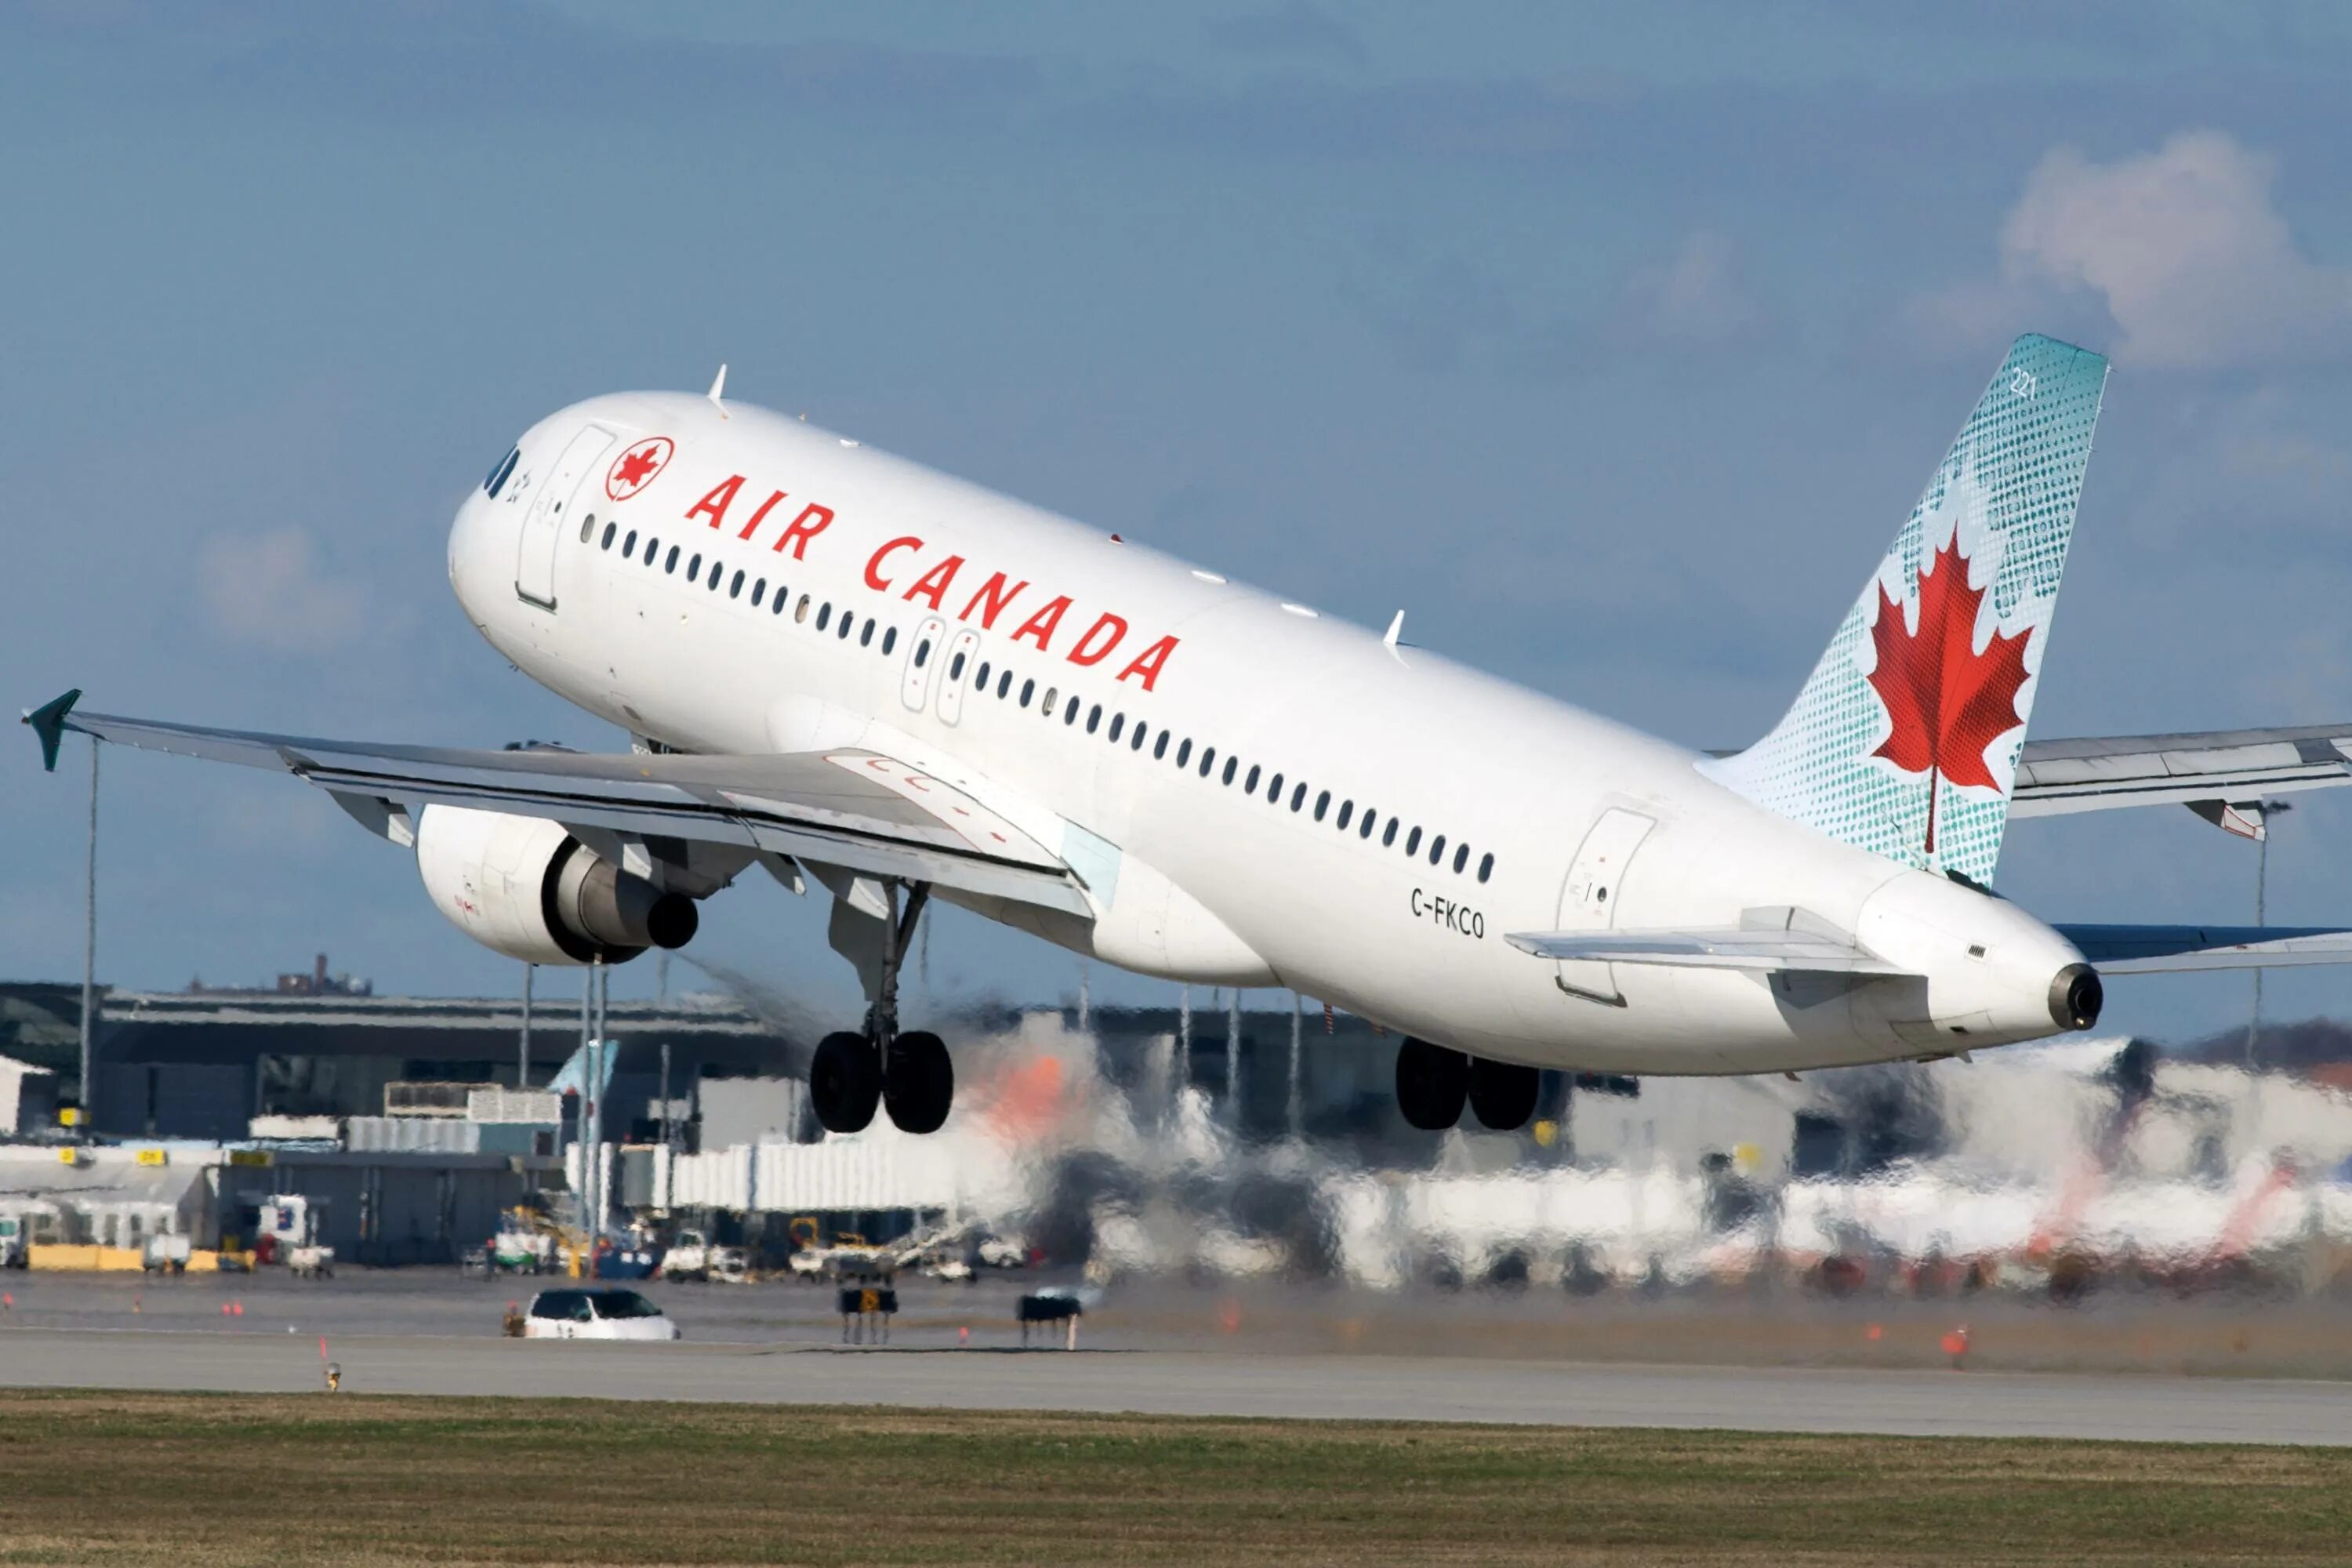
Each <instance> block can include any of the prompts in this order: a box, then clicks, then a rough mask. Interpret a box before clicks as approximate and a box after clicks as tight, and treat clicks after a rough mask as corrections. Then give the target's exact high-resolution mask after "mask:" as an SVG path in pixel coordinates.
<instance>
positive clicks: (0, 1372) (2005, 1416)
mask: <svg viewBox="0 0 2352 1568" xmlns="http://www.w3.org/2000/svg"><path fill="white" fill-rule="evenodd" d="M329 1352H330V1353H331V1355H332V1356H333V1358H334V1360H335V1361H336V1362H337V1363H339V1364H340V1365H341V1368H342V1372H343V1380H344V1382H343V1386H344V1387H345V1389H347V1390H349V1391H352V1392H364V1393H372V1394H489V1395H504V1396H509V1397H518V1398H535V1399H545V1398H561V1397H577V1396H583V1395H588V1396H595V1397H599V1398H609V1399H677V1400H689V1401H698V1402H737V1403H755V1404H783V1405H900V1406H929V1407H937V1408H953V1409H1005V1410H1070V1411H1086V1412H1103V1413H1109V1412H1137V1413H1142V1414H1154V1415H1239V1416H1286V1417H1320V1418H1329V1419H1355V1420H1419V1421H1487V1422H1503V1423H1517V1424H1542V1425H1563V1426H1652V1427H1682V1428H1696V1427H1725V1428H1731V1429H1737V1430H1748V1431H1772V1432H1845V1433H1868V1434H1880V1435H1887V1436H1980V1437H2082V1438H2105V1439H2117V1440H2129V1441H2172V1442H2214V1443H2284V1444H2314V1445H2322V1446H2329V1447H2343V1446H2347V1445H2352V1388H2347V1386H2346V1385H2344V1384H2330V1383H2317V1382H2310V1383H2306V1382H2296V1381H2288V1380H2282V1379H2257V1378H2185V1377H2142V1376H2108V1375H2067V1374H2043V1373H1974V1372H1932V1373H1928V1372H1916V1371H1874V1370H1866V1369H1858V1368H1772V1369H1761V1368H1738V1367H1720V1366H1717V1367H1685V1366H1656V1365H1636V1364H1608V1365H1601V1364H1591V1363H1561V1362H1550V1361H1546V1362H1523V1361H1502V1360H1484V1359H1455V1358H1449V1357H1427V1356H1385V1355H1304V1356H1301V1355H1265V1354H1251V1353H1233V1352H1213V1351H1174V1352H1168V1351H1087V1350H1080V1351H1078V1352H1075V1353H1073V1352H1064V1351H1059V1350H1053V1351H1042V1350H1041V1351H1033V1352H1020V1351H1004V1350H975V1351H953V1350H891V1349H865V1350H856V1349H836V1348H830V1347H827V1348H817V1347H807V1346H801V1347H793V1348H782V1347H761V1346H751V1345H741V1344H702V1345H698V1344H692V1343H686V1344H675V1345H627V1344H579V1343H570V1344H565V1343H548V1342H523V1341H513V1340H503V1339H443V1338H433V1337H425V1336H403V1335H357V1336H346V1337H343V1338H341V1339H337V1340H333V1341H331V1342H330V1345H329ZM0 1384H5V1385H8V1386H14V1387H26V1388H121V1389H136V1390H142V1391H165V1390H217V1391H224V1392H236V1393H251V1394H269V1393H276V1394H289V1395H291V1394H313V1393H316V1392H317V1391H318V1390H319V1389H320V1384H321V1377H320V1358H319V1348H318V1342H317V1341H316V1339H315V1338H310V1337H304V1336H299V1335H289V1336H287V1337H285V1338H283V1339H279V1338H277V1337H275V1336H272V1335H268V1334H218V1333H202V1332H153V1331H118V1330H73V1329H64V1330H60V1329H15V1330H10V1331H6V1332H5V1333H0Z"/></svg>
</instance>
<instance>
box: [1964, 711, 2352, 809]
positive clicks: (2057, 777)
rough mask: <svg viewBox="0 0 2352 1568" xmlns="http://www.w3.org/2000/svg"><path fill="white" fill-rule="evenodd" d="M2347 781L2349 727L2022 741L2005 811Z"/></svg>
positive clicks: (2245, 793)
mask: <svg viewBox="0 0 2352 1568" xmlns="http://www.w3.org/2000/svg"><path fill="white" fill-rule="evenodd" d="M2340 784H2352V724H2307V725H2303V726H2300V727H2298V728H2294V729H2284V730H2218V731H2208V732H2205V733H2202V734H2190V735H2114V736H2108V737H2106V738H2104V739H2099V740H2082V741H2028V742H2026V743H2025V751H2024V753H2023V755H2022V756H2021V757H2020V758H2019V760H2018V766H2017V783H2016V784H2015V786H2014V789H2013V792H2012V794H2011V799H2010V805H2009V815H2010V816H2012V817H2016V816H2056V815H2058V814H2060V813H2063V812H2075V811H2109V810H2113V809H2114V808H2116V807H2117V806H2124V805H2167V804H2170V803H2174V802H2179V803H2181V804H2184V805H2185V804H2189V803H2191V802H2200V801H2223V802H2227V801H2243V800H2252V799H2255V798H2257V797H2259V796H2261V795H2277V794H2281V793H2283V792H2284V791H2287V790H2299V789H2328V788H2332V787H2334V786H2336V785H2340Z"/></svg>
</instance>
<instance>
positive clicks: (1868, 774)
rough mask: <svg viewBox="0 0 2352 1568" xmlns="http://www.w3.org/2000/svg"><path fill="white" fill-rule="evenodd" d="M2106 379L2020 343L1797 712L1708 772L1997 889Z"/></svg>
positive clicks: (2086, 366)
mask: <svg viewBox="0 0 2352 1568" xmlns="http://www.w3.org/2000/svg"><path fill="white" fill-rule="evenodd" d="M2106 374H2107V362H2106V361H2105V359H2103V358H2102V357H2100V356H2099V355H2097V354H2095V353H2090V352H2088V351H2087V350H2084V349H2078V348H2074V347H2073V346H2071V345H2069V344H2066V343H2062V342H2057V341H2055V340H2054V339H2051V338H2044V337H2036V336H2027V337H2022V338H2020V339H2018V340H2017V342H2015V343H2014V344H2012V345H2011V348H2010V351H2009V357H2008V358H2007V359H2005V360H2003V361H2002V362H2001V366H2000V371H1999V372H1998V373H1997V374H1995V375H1994V376H1993V378H1992V384H1991V385H1990V386H1988V387H1987V388H1985V395H1984V396H1983V397H1982V398H1981V399H1980V400H1979V402H1978V404H1977V409H1976V413H1975V414H1973V415H1972V416H1969V422H1968V424H1967V426H1964V427H1963V428H1962V429H1961V431H1960V434H1959V438H1958V440H1956V441H1954V442H1953V443H1952V449H1951V450H1950V451H1949V452H1948V453H1947V454H1946V455H1945V457H1944V460H1943V462H1942V463H1941V464H1939V465H1938V466H1937V469H1936V472H1935V474H1934V476H1933V477H1932V478H1930V479H1928V481H1927V492H1926V493H1925V494H1923V495H1922V496H1921V497H1920V498H1919V504H1918V505H1916V506H1915V507H1913V508H1912V509H1911V516H1910V519H1909V520H1908V521H1906V522H1905V523H1904V525H1903V530H1902V531H1901V532H1900V533H1897V534H1896V535H1895V544H1894V547H1893V548H1892V549H1890V550H1888V551H1887V552H1886V558H1885V560H1884V561H1882V562H1881V563H1879V567H1878V571H1877V573H1876V574H1874V576H1873V577H1872V578H1871V580H1870V582H1869V583H1868V584H1866V585H1865V586H1864V589H1863V592H1862V597H1861V598H1860V599H1858V600H1856V601H1855V603H1854V606H1853V609H1851V610H1849V611H1847V612H1846V616H1845V619H1844V620H1843V621H1842V622H1840V623H1839V625H1838V629H1837V635H1836V636H1835V637H1832V638H1831V639H1830V646H1829V650H1828V651H1827V652H1825V653H1823V654H1822V658H1821V662H1820V663H1819V664H1817V665H1815V666H1814V667H1813V674H1812V679H1810V680H1808V681H1806V682H1805V689H1803V690H1802V691H1801V692H1799V693H1798V694H1797V700H1796V701H1795V702H1794V703H1792V704H1790V708H1789V711H1788V713H1787V714H1786V715H1785V716H1783V717H1782V719H1781V720H1780V724H1779V725H1778V726H1777V727H1775V728H1774V729H1773V731H1772V732H1771V733H1770V734H1769V735H1767V736H1765V737H1764V738H1763V739H1762V740H1761V741H1759V742H1756V744H1755V745H1753V746H1751V747H1749V748H1748V750H1747V751H1745V752H1740V753H1739V754H1738V755H1737V756H1733V757H1725V758H1721V759H1718V760H1716V761H1712V762H1708V763H1702V764H1701V766H1702V767H1703V768H1704V769H1705V771H1706V773H1708V774H1709V775H1710V776H1712V777H1714V778H1715V779H1717V780H1718V781H1719V782H1721V783H1723V784H1727V785H1728V786H1729V787H1731V788H1733V789H1736V790H1738V792H1739V793H1740V794H1742V795H1746V796H1748V798H1749V799H1751V800H1753V801H1756V802H1757V803H1758V804H1759V805H1765V806H1769V807H1770V808H1771V809H1772V810H1774V811H1777V812H1779V813H1780V815H1781V816H1788V817H1792V818H1794V819H1795V820H1797V821H1799V822H1802V823H1805V824H1807V825H1809V826H1813V827H1817V828H1819V829H1820V830H1821V831H1822V832H1823V833H1826V834H1828V835H1829V836H1830V837H1832V838H1836V839H1838V840H1840V841H1842V842H1843V843H1847V844H1853V845H1857V846H1859V847H1862V848H1864V849H1870V850H1874V851H1876V852H1877V853H1878V854H1881V855H1885V856H1886V857H1887V858H1890V859H1895V860H1900V861H1903V862H1905V863H1906V864H1908V865H1914V866H1918V867H1922V868H1927V869H1931V870H1943V871H1950V872H1954V873H1957V874H1958V875H1960V876H1962V877H1966V878H1968V879H1969V880H1971V881H1974V882H1979V883H1990V881H1991V880H1992V874H1993V867H1994V864H1995V863H1996V862H1997V861H1998V860H1999V859H2000V835H2001V829H2002V827H2003V826H2005V825H2006V823H2007V821H2008V818H2009V792H2010V786H2011V781H2012V780H2013V778H2014V777H2015V775H2016V771H2017V756H2018V752H2019V749H2020V748H2021V746H2023V745H2024V743H2025V721H2026V719H2027V717H2028V716H2029V715H2030V714H2031V713H2032V710H2033V693H2034V690H2035V689H2036V687H2037V686H2038V685H2039V679H2038V678H2039V673H2040V671H2041V668H2042V657H2043V654H2044V652H2045V650H2046V647H2047V644H2048V642H2049V638H2050V621H2051V616H2052V613H2053V611H2054V610H2055V608H2056V606H2057V603H2058V580H2059V576H2060V574H2061V573H2063V571H2064V570H2065V566H2066V544H2067V541H2068V540H2069V539H2071V538H2072V537H2073V536H2074V506H2075V502H2076V500H2078V499H2079V498H2080V497H2081V495H2082V490H2083V470H2084V467H2085V465H2086V464H2087V463H2088V462H2089V460H2090V456H2091V431H2092V428H2093V426H2095V425H2096V424H2097V423H2098V417H2099V398H2100V395H2101V393H2102V392H2103V391H2104V389H2105V385H2106Z"/></svg>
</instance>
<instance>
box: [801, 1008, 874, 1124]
mask: <svg viewBox="0 0 2352 1568" xmlns="http://www.w3.org/2000/svg"><path fill="white" fill-rule="evenodd" d="M881 1097H882V1061H881V1053H880V1052H879V1051H877V1050H876V1049H875V1048H874V1045H873V1042H872V1041H870V1040H868V1039H867V1038H866V1037H865V1036H863V1035H852V1034H848V1033H840V1034H832V1035H827V1036H826V1037H824V1039H822V1040H819V1041H818V1042H817V1046H816V1059H815V1060H814V1062H811V1063H810V1064H809V1104H810V1107H811V1109H813V1110H815V1112H816V1120H817V1125H818V1126H820V1127H823V1128H824V1130H825V1131H827V1132H856V1131H861V1130H862V1129H864V1128H865V1126H866V1123H867V1122H870V1121H873V1120H874V1105H875V1102H876V1101H877V1100H879V1099H880V1098H881Z"/></svg>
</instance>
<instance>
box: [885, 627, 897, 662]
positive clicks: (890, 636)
mask: <svg viewBox="0 0 2352 1568" xmlns="http://www.w3.org/2000/svg"><path fill="white" fill-rule="evenodd" d="M897 642H898V627H896V626H884V627H883V628H882V657H883V658H889V657H890V649H891V647H892V646H893V645H895V644H896V643H897Z"/></svg>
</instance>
